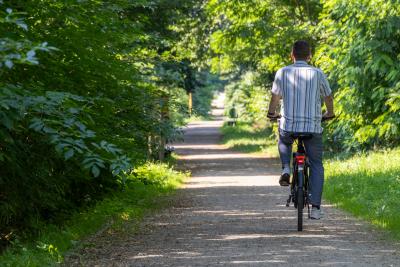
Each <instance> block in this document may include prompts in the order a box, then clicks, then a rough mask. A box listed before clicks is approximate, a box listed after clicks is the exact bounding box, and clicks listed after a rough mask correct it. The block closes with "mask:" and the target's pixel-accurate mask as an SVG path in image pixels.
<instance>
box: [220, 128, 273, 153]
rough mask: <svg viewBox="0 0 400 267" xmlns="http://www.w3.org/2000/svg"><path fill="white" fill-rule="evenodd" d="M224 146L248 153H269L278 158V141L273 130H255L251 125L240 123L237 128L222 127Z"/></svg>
mask: <svg viewBox="0 0 400 267" xmlns="http://www.w3.org/2000/svg"><path fill="white" fill-rule="evenodd" d="M222 134H223V139H222V142H223V144H225V145H227V146H228V147H229V148H232V149H234V150H237V151H240V152H246V153H267V154H268V155H269V156H278V148H277V141H276V140H275V139H274V137H273V132H272V129H271V128H267V127H263V128H255V127H253V126H252V125H251V124H246V123H238V124H237V125H236V126H228V125H224V126H223V127H222Z"/></svg>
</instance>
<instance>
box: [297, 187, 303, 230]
mask: <svg viewBox="0 0 400 267" xmlns="http://www.w3.org/2000/svg"><path fill="white" fill-rule="evenodd" d="M296 198H297V231H303V209H304V193H303V188H297V196H296Z"/></svg>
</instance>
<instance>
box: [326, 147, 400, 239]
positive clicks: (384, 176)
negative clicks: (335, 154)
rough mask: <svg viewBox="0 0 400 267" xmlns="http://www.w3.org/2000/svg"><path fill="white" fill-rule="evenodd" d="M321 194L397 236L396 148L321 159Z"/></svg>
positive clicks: (399, 171)
mask: <svg viewBox="0 0 400 267" xmlns="http://www.w3.org/2000/svg"><path fill="white" fill-rule="evenodd" d="M325 170H326V172H325V173H326V178H327V181H326V185H325V188H324V196H325V198H326V199H328V200H329V201H330V202H332V203H335V204H336V205H337V206H338V207H340V208H343V209H345V210H347V211H350V212H351V213H353V214H354V215H356V216H358V217H361V218H364V219H366V220H368V221H371V222H372V223H373V224H375V225H378V226H380V227H382V228H385V229H388V230H390V231H393V232H394V233H395V234H396V236H397V237H400V209H399V201H400V149H394V150H390V151H383V152H371V153H369V154H366V155H356V156H353V157H352V158H350V159H347V160H327V161H326V162H325Z"/></svg>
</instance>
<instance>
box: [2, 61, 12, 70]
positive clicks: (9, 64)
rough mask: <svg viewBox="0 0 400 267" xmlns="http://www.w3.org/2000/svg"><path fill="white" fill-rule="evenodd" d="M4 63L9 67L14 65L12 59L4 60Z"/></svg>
mask: <svg viewBox="0 0 400 267" xmlns="http://www.w3.org/2000/svg"><path fill="white" fill-rule="evenodd" d="M4 65H6V67H7V68H9V69H11V68H12V67H13V66H14V63H13V62H12V61H11V60H6V61H5V62H4Z"/></svg>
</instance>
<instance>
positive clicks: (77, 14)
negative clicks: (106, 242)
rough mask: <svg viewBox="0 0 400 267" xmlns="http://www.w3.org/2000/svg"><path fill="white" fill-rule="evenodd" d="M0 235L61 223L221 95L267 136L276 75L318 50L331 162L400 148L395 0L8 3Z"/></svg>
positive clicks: (2, 5) (3, 6)
mask: <svg viewBox="0 0 400 267" xmlns="http://www.w3.org/2000/svg"><path fill="white" fill-rule="evenodd" d="M0 34H1V35H0V77H1V80H0V87H1V91H0V104H1V105H0V136H1V140H0V225H1V228H0V234H1V238H2V239H1V241H2V246H4V247H5V246H6V245H8V244H9V243H10V242H12V241H13V240H15V238H16V236H19V237H21V236H25V235H27V236H31V235H35V234H38V233H40V229H41V228H42V225H43V224H49V223H51V224H57V225H58V224H62V223H63V222H64V221H65V220H66V219H67V218H68V217H69V216H70V214H71V212H73V211H75V210H79V209H82V207H87V206H91V205H93V203H96V202H97V201H99V200H101V199H103V198H104V197H105V196H107V195H108V194H110V193H112V192H116V191H120V190H123V189H124V188H126V186H127V185H128V184H129V183H130V181H132V180H141V181H144V183H146V178H145V177H144V176H143V175H141V174H140V172H138V171H135V170H137V168H140V166H144V165H145V164H147V162H153V161H157V160H159V159H160V158H162V155H163V154H164V146H165V145H166V142H168V141H172V140H174V139H176V138H178V137H179V132H180V131H179V129H180V127H181V126H182V125H184V123H185V119H186V118H188V117H189V115H190V114H189V111H188V93H193V102H194V106H193V114H198V115H202V116H207V112H208V111H209V109H210V101H211V98H212V96H213V92H214V91H218V90H222V89H224V90H225V92H226V95H227V103H226V109H227V110H229V109H230V108H231V107H232V106H233V104H235V107H236V108H237V110H238V114H239V119H240V120H241V121H242V122H244V123H246V124H248V125H251V127H265V126H268V127H272V126H271V125H269V124H268V122H267V120H266V116H265V113H266V108H267V103H268V101H269V97H270V93H269V91H270V87H271V82H272V81H273V78H274V75H275V72H276V71H277V70H278V69H279V68H280V67H283V66H285V65H287V64H290V57H289V54H290V49H291V45H292V44H293V42H294V41H295V40H298V39H304V40H307V41H309V42H310V43H311V44H312V46H313V57H312V60H311V64H312V65H315V66H317V67H319V68H321V69H322V70H323V71H324V72H325V73H327V75H328V79H329V82H330V84H331V87H332V89H333V92H334V96H335V107H336V115H337V119H336V120H335V121H333V122H331V123H330V124H329V125H327V126H326V129H325V131H326V134H325V136H326V144H327V145H328V146H327V147H328V148H329V150H331V151H332V152H343V151H347V152H356V151H366V150H370V149H378V148H388V147H393V146H397V145H399V142H400V112H399V110H400V72H399V66H400V64H399V60H400V47H399V41H400V3H399V1H396V0H391V1H383V0H361V1H344V0H327V1H319V0H308V1H301V0H296V1H291V0H282V1H275V0H247V1H244V0H226V1H218V0H210V1H185V0H174V1H167V0H153V1H150V0H136V1H133V0H117V1H94V0H87V1H85V0H64V1H61V0H41V1H33V0H32V1H31V0H12V1H7V0H0ZM396 192H397V191H396Z"/></svg>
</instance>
